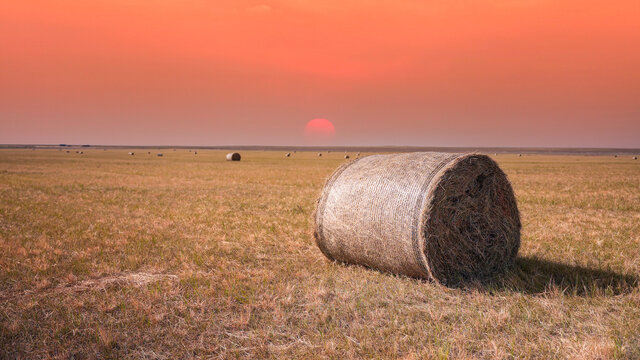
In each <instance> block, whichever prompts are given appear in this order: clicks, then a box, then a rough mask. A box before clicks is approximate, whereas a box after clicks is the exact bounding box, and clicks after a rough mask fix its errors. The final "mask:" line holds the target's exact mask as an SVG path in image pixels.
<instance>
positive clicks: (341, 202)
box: [314, 152, 521, 285]
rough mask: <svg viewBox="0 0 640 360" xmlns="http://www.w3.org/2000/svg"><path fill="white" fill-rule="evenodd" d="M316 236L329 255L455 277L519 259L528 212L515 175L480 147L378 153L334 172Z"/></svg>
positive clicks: (440, 278) (483, 273)
mask: <svg viewBox="0 0 640 360" xmlns="http://www.w3.org/2000/svg"><path fill="white" fill-rule="evenodd" d="M314 221H315V228H314V237H315V240H316V243H317V245H318V247H319V248H320V250H321V251H322V253H324V254H325V255H326V256H327V257H328V258H329V259H332V260H336V261H340V262H344V263H351V264H360V265H365V266H368V267H372V268H376V269H379V270H383V271H388V272H391V273H395V274H403V275H407V276H411V277H417V278H423V279H431V280H435V281H437V282H440V283H443V284H446V285H454V284H458V283H464V282H467V281H472V280H475V279H478V280H482V279H486V278H489V277H491V276H493V275H495V274H496V273H499V272H501V271H503V270H504V269H505V268H506V267H507V266H509V265H510V264H512V263H513V261H514V259H515V257H516V254H517V252H518V249H519V248H520V228H521V225H520V215H519V212H518V207H517V204H516V199H515V196H514V193H513V190H512V188H511V184H510V183H509V180H508V179H507V176H506V175H505V174H504V172H502V170H501V169H500V168H499V167H498V164H497V163H496V162H495V161H493V160H492V159H491V158H490V157H488V156H486V155H480V154H466V155H461V154H445V153H434V152H428V153H407V154H392V155H371V156H365V157H362V158H359V159H356V160H354V161H350V162H348V163H345V164H344V165H342V166H341V167H339V168H338V169H337V170H336V171H335V172H334V173H333V175H331V177H329V179H328V180H327V183H326V184H325V186H324V189H323V191H322V193H321V195H320V198H319V199H318V202H317V206H316V211H315V213H314Z"/></svg>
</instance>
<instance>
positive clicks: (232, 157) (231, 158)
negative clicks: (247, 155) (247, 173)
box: [227, 152, 240, 161]
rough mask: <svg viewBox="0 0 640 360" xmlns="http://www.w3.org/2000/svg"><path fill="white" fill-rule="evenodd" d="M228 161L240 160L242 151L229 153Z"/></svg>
mask: <svg viewBox="0 0 640 360" xmlns="http://www.w3.org/2000/svg"><path fill="white" fill-rule="evenodd" d="M227 161H240V153H237V152H233V153H228V154H227Z"/></svg>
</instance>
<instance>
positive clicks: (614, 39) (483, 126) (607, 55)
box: [0, 0, 640, 147]
mask: <svg viewBox="0 0 640 360" xmlns="http://www.w3.org/2000/svg"><path fill="white" fill-rule="evenodd" d="M638 44H640V2H638V1H636V0H634V1H627V0H623V1H616V2H611V1H475V2H462V1H429V2H424V1H403V2H397V1H379V2H375V3H374V2H370V1H348V2H345V1H301V0H297V1H296V0H283V1H262V2H255V1H235V0H234V1H215V2H212V1H197V0H191V1H178V0H163V1H118V0H109V1H106V0H104V1H101V0H96V1H78V0H68V1H56V2H53V1H29V0H25V1H15V2H4V3H3V4H0V49H2V50H1V52H2V56H0V128H1V131H0V143H101V144H176V145H231V144H264V145H279V144H291V145H304V144H305V138H304V127H305V124H306V123H307V122H308V121H309V120H311V119H313V118H318V117H321V118H327V119H329V120H331V121H332V122H333V123H334V125H335V127H336V140H335V141H336V144H353V145H365V144H371V145H391V144H396V145H425V146H429V145H432V146H610V147H640V136H638V135H637V134H640V101H639V99H640V46H639V45H638Z"/></svg>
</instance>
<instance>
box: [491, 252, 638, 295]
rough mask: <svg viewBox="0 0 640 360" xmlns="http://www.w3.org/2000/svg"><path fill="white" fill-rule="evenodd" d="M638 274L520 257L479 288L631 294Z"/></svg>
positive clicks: (636, 282)
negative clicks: (503, 271) (508, 267)
mask: <svg viewBox="0 0 640 360" xmlns="http://www.w3.org/2000/svg"><path fill="white" fill-rule="evenodd" d="M639 285H640V284H639V279H638V277H637V276H635V275H630V274H619V273H617V272H615V271H611V270H604V269H592V268H588V267H584V266H579V265H568V264H562V263H558V262H554V261H548V260H544V259H539V258H536V257H518V258H517V259H516V262H515V264H514V265H513V266H512V267H511V268H510V269H509V270H507V272H506V273H504V274H503V275H501V276H499V277H498V278H496V279H495V280H493V281H490V282H487V283H484V284H482V285H481V286H480V288H479V289H480V290H481V291H482V290H484V291H490V292H491V291H494V290H497V291H507V292H520V293H523V294H529V295H536V294H543V293H547V292H550V291H554V290H559V291H561V292H563V293H564V294H567V295H573V296H584V297H591V296H598V295H601V296H614V295H623V294H628V293H631V292H632V291H634V290H635V289H637V288H638V286H639Z"/></svg>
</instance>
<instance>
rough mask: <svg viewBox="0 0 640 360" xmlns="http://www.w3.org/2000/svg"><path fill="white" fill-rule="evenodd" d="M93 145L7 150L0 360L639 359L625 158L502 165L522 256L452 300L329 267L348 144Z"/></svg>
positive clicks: (634, 217) (503, 158)
mask: <svg viewBox="0 0 640 360" xmlns="http://www.w3.org/2000/svg"><path fill="white" fill-rule="evenodd" d="M83 151H84V154H82V155H80V154H76V153H75V152H74V151H72V152H71V153H66V152H65V151H61V152H60V151H57V150H37V151H31V150H1V151H0V254H1V255H0V358H49V357H52V358H87V357H88V358H136V359H138V358H151V359H176V358H189V357H197V358H256V357H258V358H292V357H298V358H326V357H330V358H362V357H364V358H405V359H417V358H424V357H429V358H486V359H496V358H498V359H499V358H512V357H516V358H576V359H583V358H640V289H639V286H640V284H639V280H638V279H639V277H640V161H638V160H636V161H634V160H632V159H631V158H630V157H626V156H625V157H624V158H613V157H587V156H584V157H581V156H571V157H569V156H534V155H531V156H523V157H517V156H515V155H498V156H496V157H495V158H496V160H497V161H498V162H499V163H500V165H501V166H502V168H503V169H504V170H505V172H506V173H507V175H508V176H509V178H510V180H511V181H512V183H513V187H514V190H515V193H516V196H517V200H518V206H519V208H520V211H521V216H522V222H523V229H522V247H521V250H520V253H519V258H518V261H517V263H516V265H515V266H514V267H513V268H512V269H511V270H509V272H508V273H506V274H505V275H504V276H502V277H500V278H498V279H496V280H495V281H493V282H492V283H489V284H475V285H474V286H469V287H466V288H463V289H452V288H446V287H443V286H440V285H437V284H433V283H429V282H424V281H419V280H415V279H410V278H404V277H397V276H393V275H390V274H386V273H381V272H377V271H374V270H370V269H366V268H363V267H359V266H345V265H340V264H335V263H331V262H329V261H328V260H326V259H325V258H324V257H323V255H322V254H321V253H320V251H319V250H318V249H317V247H316V245H315V243H314V240H313V237H312V222H311V213H312V211H313V208H314V201H315V199H316V197H317V195H318V193H319V192H320V190H321V187H322V185H323V183H324V180H325V178H326V177H327V176H328V175H329V174H330V173H331V172H332V171H333V170H334V169H335V168H336V167H337V166H338V165H339V164H341V163H342V162H343V161H345V160H344V159H343V158H342V157H343V155H344V154H343V153H333V152H332V153H331V154H325V156H323V157H322V158H318V157H317V156H316V154H315V153H302V152H297V153H295V154H292V157H291V158H285V157H284V152H263V151H247V152H243V160H242V161H241V162H236V163H231V162H226V161H224V152H220V151H203V150H200V151H198V154H197V155H195V154H194V153H192V152H188V151H187V150H184V149H180V150H177V151H172V150H166V149H165V150H162V152H163V153H164V157H162V158H160V157H156V156H155V153H156V152H157V151H153V150H152V151H151V153H152V154H151V155H149V154H147V150H146V149H145V150H133V151H135V152H136V154H135V156H129V155H127V153H128V151H129V150H108V151H102V150H97V149H88V150H87V149H83ZM352 155H353V154H352Z"/></svg>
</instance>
